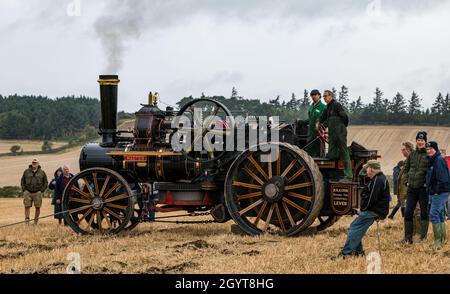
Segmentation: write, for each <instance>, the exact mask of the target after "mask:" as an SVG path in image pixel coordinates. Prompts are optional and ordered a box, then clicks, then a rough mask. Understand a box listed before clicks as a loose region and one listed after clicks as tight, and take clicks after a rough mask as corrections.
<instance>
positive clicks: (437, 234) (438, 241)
mask: <svg viewBox="0 0 450 294" xmlns="http://www.w3.org/2000/svg"><path fill="white" fill-rule="evenodd" d="M433 233H434V250H436V251H438V250H441V249H442V226H441V224H433Z"/></svg>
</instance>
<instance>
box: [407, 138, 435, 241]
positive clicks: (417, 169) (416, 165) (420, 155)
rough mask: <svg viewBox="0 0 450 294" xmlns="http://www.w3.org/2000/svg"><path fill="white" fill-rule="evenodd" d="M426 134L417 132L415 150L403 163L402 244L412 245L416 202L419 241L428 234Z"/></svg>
mask: <svg viewBox="0 0 450 294" xmlns="http://www.w3.org/2000/svg"><path fill="white" fill-rule="evenodd" d="M426 142H427V133H426V132H419V133H418V134H417V136H416V150H415V151H414V152H413V153H411V154H410V155H409V157H408V158H407V159H406V161H405V167H404V169H405V171H404V172H405V175H406V176H405V177H404V178H403V184H404V185H406V186H407V187H408V198H407V200H406V212H405V238H404V242H405V243H407V244H412V242H413V239H412V238H413V233H414V210H415V209H416V206H417V202H419V205H420V226H421V229H420V240H422V241H423V240H425V239H426V238H427V234H428V225H429V220H428V199H429V198H428V193H427V190H426V176H427V170H428V158H427V152H426V146H425V145H426Z"/></svg>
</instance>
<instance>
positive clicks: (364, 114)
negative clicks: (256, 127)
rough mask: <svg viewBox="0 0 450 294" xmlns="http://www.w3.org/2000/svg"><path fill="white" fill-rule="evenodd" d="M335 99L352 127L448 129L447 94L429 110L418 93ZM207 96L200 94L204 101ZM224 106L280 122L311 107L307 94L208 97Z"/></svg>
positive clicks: (341, 93)
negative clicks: (368, 99) (266, 99)
mask: <svg viewBox="0 0 450 294" xmlns="http://www.w3.org/2000/svg"><path fill="white" fill-rule="evenodd" d="M332 92H333V93H334V97H335V99H336V100H337V101H339V102H340V103H341V104H342V105H343V106H344V108H345V109H346V110H347V111H348V113H349V116H350V119H351V123H352V124H373V125H375V124H390V125H393V124H394V125H404V124H409V125H412V124H414V125H442V126H450V94H449V93H447V94H446V95H443V94H442V93H439V94H438V95H437V96H436V98H435V100H434V103H433V105H432V106H431V107H430V108H424V107H423V105H422V98H421V97H420V96H419V94H418V93H417V92H415V91H414V92H412V94H411V95H410V96H409V97H405V96H404V95H403V94H401V93H399V92H398V93H397V94H396V95H395V96H394V97H392V98H388V97H386V96H385V94H384V93H383V91H382V90H381V89H380V88H376V89H375V92H374V94H373V97H372V101H371V102H369V103H364V102H363V98H362V97H361V96H359V97H358V98H357V99H350V94H349V89H348V88H347V87H346V86H345V85H344V86H342V87H340V88H339V90H337V89H336V88H332ZM204 97H206V95H204V94H202V97H200V98H204ZM209 98H212V99H215V100H218V101H220V102H222V103H223V104H225V106H227V107H228V108H229V109H230V111H231V112H232V113H233V114H234V115H247V114H250V115H261V116H279V117H280V120H282V121H286V122H291V121H292V120H293V119H295V118H302V119H303V118H306V117H307V111H308V108H309V106H310V104H311V98H310V96H309V90H304V92H303V95H302V96H301V97H297V95H296V94H295V93H292V95H291V97H290V98H289V99H283V98H282V97H281V96H277V97H276V98H275V99H271V100H269V102H261V101H260V100H259V99H244V98H243V97H242V96H239V93H238V90H237V89H236V88H235V87H233V89H232V91H231V96H230V97H229V98H226V97H224V96H213V97H209ZM192 99H194V98H193V97H192V96H189V97H185V98H183V99H181V100H180V101H179V102H178V103H177V104H178V106H180V107H181V106H183V105H184V104H185V103H187V102H189V101H191V100H192Z"/></svg>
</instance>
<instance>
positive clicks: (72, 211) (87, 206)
mask: <svg viewBox="0 0 450 294" xmlns="http://www.w3.org/2000/svg"><path fill="white" fill-rule="evenodd" d="M91 206H92V205H86V206H82V207H78V208H74V209H71V210H69V211H67V213H68V214H74V213H76V212H80V211H83V210H86V209H89V208H91Z"/></svg>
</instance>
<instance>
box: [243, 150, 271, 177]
mask: <svg viewBox="0 0 450 294" xmlns="http://www.w3.org/2000/svg"><path fill="white" fill-rule="evenodd" d="M248 159H249V160H250V162H251V163H252V164H253V165H254V166H255V168H256V169H257V170H258V171H259V173H260V174H261V175H262V176H263V177H264V178H265V179H266V180H268V179H269V176H268V175H267V173H266V172H265V171H264V170H263V169H262V167H261V166H260V165H259V163H257V162H256V160H255V159H254V158H253V155H252V154H250V155H249V157H248Z"/></svg>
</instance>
